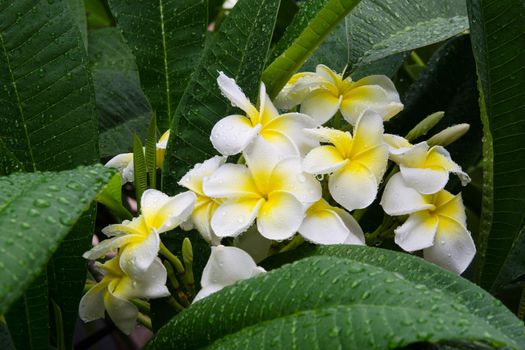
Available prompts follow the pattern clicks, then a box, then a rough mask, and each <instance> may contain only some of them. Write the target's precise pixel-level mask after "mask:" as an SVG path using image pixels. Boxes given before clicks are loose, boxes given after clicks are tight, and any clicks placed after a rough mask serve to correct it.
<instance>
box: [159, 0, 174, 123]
mask: <svg viewBox="0 0 525 350" xmlns="http://www.w3.org/2000/svg"><path fill="white" fill-rule="evenodd" d="M159 12H160V32H161V37H162V50H163V53H164V55H163V61H164V76H165V84H166V104H167V106H166V108H167V114H168V123H169V121H170V120H171V94H170V77H169V66H168V51H167V47H166V30H165V28H164V0H159Z"/></svg>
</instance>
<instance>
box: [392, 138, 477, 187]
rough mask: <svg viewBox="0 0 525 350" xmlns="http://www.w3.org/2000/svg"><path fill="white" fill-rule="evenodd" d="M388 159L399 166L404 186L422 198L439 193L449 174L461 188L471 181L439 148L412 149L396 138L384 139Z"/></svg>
mask: <svg viewBox="0 0 525 350" xmlns="http://www.w3.org/2000/svg"><path fill="white" fill-rule="evenodd" d="M384 139H385V142H386V143H387V145H388V148H389V153H390V159H392V160H393V161H394V162H396V163H397V164H398V165H399V169H400V171H401V175H402V176H403V179H404V180H405V182H406V183H407V184H408V185H409V186H410V187H413V188H414V189H416V190H417V191H418V192H421V193H424V194H431V193H436V192H438V191H440V190H442V189H443V188H444V187H445V185H446V184H447V182H448V178H449V173H454V174H456V175H457V176H458V177H459V179H460V180H461V183H462V184H463V186H465V185H467V184H468V183H469V182H470V177H469V176H468V174H467V173H465V172H464V171H463V170H462V169H461V167H460V166H459V165H458V164H456V163H455V162H454V161H453V160H452V158H451V157H450V153H448V151H447V150H446V149H445V148H443V147H442V146H433V147H429V145H428V144H427V143H426V142H420V143H418V144H416V145H411V144H410V143H409V142H408V141H407V140H405V139H404V138H402V137H400V136H397V135H384Z"/></svg>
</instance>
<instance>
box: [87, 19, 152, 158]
mask: <svg viewBox="0 0 525 350" xmlns="http://www.w3.org/2000/svg"><path fill="white" fill-rule="evenodd" d="M89 63H90V66H91V72H92V75H93V86H94V89H95V97H96V103H97V109H98V111H99V113H100V119H99V130H100V153H101V156H102V157H108V156H114V155H116V154H119V153H126V152H130V151H131V148H132V139H133V134H135V133H136V134H138V135H140V136H141V137H143V136H145V135H146V129H147V126H148V121H149V119H150V117H151V107H150V105H149V102H148V100H147V98H146V96H145V95H144V93H143V92H142V90H141V88H140V79H139V73H138V69H137V65H136V62H135V56H133V54H132V53H131V50H130V48H129V47H128V46H127V45H126V43H125V41H124V37H123V36H122V34H121V33H120V31H119V30H118V29H116V28H104V29H98V30H92V31H90V32H89Z"/></svg>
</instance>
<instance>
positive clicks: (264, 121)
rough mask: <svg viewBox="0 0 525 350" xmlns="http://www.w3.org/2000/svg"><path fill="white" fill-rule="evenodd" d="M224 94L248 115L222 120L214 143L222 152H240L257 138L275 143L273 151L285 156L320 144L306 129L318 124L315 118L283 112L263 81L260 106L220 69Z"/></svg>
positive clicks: (215, 133)
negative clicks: (305, 131)
mask: <svg viewBox="0 0 525 350" xmlns="http://www.w3.org/2000/svg"><path fill="white" fill-rule="evenodd" d="M217 82H218V84H219V88H220V89H221V92H222V94H223V95H224V96H225V97H226V98H227V99H229V100H230V101H231V103H232V105H233V106H234V107H238V108H240V109H242V110H243V111H244V112H245V113H246V115H239V114H234V115H230V116H227V117H225V118H223V119H221V120H219V121H218V122H217V123H216V124H215V126H214V127H213V129H212V131H211V137H210V139H211V142H212V144H213V146H214V147H215V149H217V150H218V151H219V152H220V153H221V154H223V155H226V156H229V155H234V154H238V153H240V152H241V151H243V150H244V149H246V147H247V146H248V145H249V144H250V143H252V142H254V141H256V140H257V139H260V138H262V139H264V140H266V141H267V142H269V143H270V144H271V145H273V152H279V153H280V154H282V155H283V156H286V155H299V154H304V153H305V152H306V151H307V150H309V149H310V148H312V147H313V146H315V145H316V143H315V142H312V140H311V139H309V138H307V137H306V136H305V135H304V133H303V132H302V130H303V129H304V128H309V127H313V126H314V121H313V120H312V119H311V118H310V117H309V116H307V115H304V114H301V113H286V114H279V112H278V111H277V109H276V108H275V107H274V105H273V103H272V101H271V100H270V98H269V97H268V95H267V94H266V88H265V86H264V84H263V83H261V87H260V94H259V98H260V106H259V109H257V108H256V107H255V106H254V105H253V104H252V103H251V102H250V100H249V99H248V98H247V97H246V96H245V95H244V93H243V92H242V90H241V88H240V87H239V86H237V84H236V83H235V80H233V79H231V78H228V77H227V76H226V75H225V74H224V73H223V72H219V77H218V78H217Z"/></svg>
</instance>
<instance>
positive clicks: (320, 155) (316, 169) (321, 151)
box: [303, 145, 348, 174]
mask: <svg viewBox="0 0 525 350" xmlns="http://www.w3.org/2000/svg"><path fill="white" fill-rule="evenodd" d="M347 162H348V159H344V158H343V157H342V155H341V153H339V151H338V150H337V148H335V147H334V146H332V145H323V146H319V147H316V148H314V149H313V150H311V151H310V152H309V153H308V154H307V155H306V157H304V161H303V167H304V171H305V172H307V173H310V174H328V173H331V172H334V171H336V170H337V169H339V168H341V167H342V166H344V165H345V164H346V163H347Z"/></svg>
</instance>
